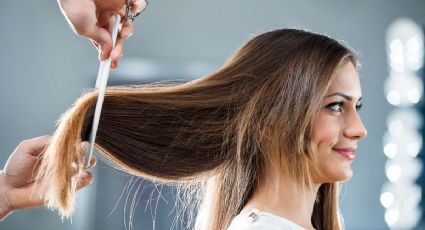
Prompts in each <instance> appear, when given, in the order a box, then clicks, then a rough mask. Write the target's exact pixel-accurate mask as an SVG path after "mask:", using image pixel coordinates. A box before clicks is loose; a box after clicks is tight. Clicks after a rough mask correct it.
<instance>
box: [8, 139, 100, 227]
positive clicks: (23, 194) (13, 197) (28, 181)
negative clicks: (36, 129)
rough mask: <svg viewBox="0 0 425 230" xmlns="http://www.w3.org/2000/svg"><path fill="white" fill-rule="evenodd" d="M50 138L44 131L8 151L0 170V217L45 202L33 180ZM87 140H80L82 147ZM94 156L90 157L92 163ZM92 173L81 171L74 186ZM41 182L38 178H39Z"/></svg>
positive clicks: (83, 183) (86, 181)
mask: <svg viewBox="0 0 425 230" xmlns="http://www.w3.org/2000/svg"><path fill="white" fill-rule="evenodd" d="M50 140H51V136H48V135H45V136H40V137H36V138H33V139H29V140H24V141H22V142H21V143H20V144H19V145H18V146H17V148H16V149H15V151H14V152H13V153H12V154H11V155H10V157H9V160H8V161H7V163H6V165H5V167H4V169H3V171H0V219H2V218H4V217H6V216H7V215H8V214H10V213H11V212H12V211H14V210H18V209H27V208H34V207H39V206H42V205H43V204H44V200H45V190H46V189H45V188H43V187H42V186H41V185H42V183H35V182H34V181H35V175H37V171H38V167H39V165H40V160H41V159H42V158H41V156H42V155H43V153H44V150H45V149H46V147H47V145H48V144H49V142H50ZM86 144H87V143H81V147H83V145H86ZM95 163H96V159H95V158H94V157H93V158H92V159H91V164H90V165H91V167H93V166H94V165H95ZM75 173H77V171H75ZM92 178H93V176H92V174H91V173H90V172H88V171H83V173H81V175H80V176H79V178H78V179H77V189H80V188H84V187H86V186H87V185H89V184H90V183H91V181H92ZM40 182H41V181H40Z"/></svg>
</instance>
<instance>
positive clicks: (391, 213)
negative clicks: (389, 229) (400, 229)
mask: <svg viewBox="0 0 425 230" xmlns="http://www.w3.org/2000/svg"><path fill="white" fill-rule="evenodd" d="M399 217H400V211H399V210H397V209H388V210H386V211H385V222H387V224H388V225H389V226H392V225H394V224H395V223H397V221H398V218H399Z"/></svg>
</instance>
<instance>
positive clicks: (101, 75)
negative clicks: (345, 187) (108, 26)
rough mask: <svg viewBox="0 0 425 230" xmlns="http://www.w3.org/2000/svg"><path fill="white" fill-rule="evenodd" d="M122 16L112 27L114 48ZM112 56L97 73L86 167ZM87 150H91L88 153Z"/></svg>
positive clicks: (100, 66)
mask: <svg viewBox="0 0 425 230" xmlns="http://www.w3.org/2000/svg"><path fill="white" fill-rule="evenodd" d="M120 22H121V18H120V16H119V15H115V16H114V26H113V28H112V33H111V35H112V48H114V47H115V42H116V40H117V35H118V29H119V27H120ZM111 62H112V60H111V57H109V58H108V60H105V61H101V62H100V65H99V72H98V73H97V79H96V88H97V89H99V94H98V98H97V102H96V110H95V111H94V117H93V125H92V129H91V132H90V139H89V148H88V149H85V150H83V152H84V153H85V162H84V167H85V168H88V167H89V166H90V159H91V157H92V156H93V151H94V144H95V140H96V133H97V127H98V126H99V119H100V112H101V111H102V105H103V99H104V98H105V91H106V84H107V83H108V78H109V72H110V70H111ZM87 150H88V151H89V152H88V154H87Z"/></svg>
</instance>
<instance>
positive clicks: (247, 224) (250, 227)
mask: <svg viewBox="0 0 425 230" xmlns="http://www.w3.org/2000/svg"><path fill="white" fill-rule="evenodd" d="M260 229H261V230H264V229H267V230H304V228H302V227H300V226H298V225H297V224H295V223H294V222H292V221H290V220H288V219H285V218H283V217H279V216H275V215H273V214H270V213H267V212H262V211H259V210H258V209H252V210H251V211H249V212H245V213H240V214H239V215H237V216H236V217H235V218H234V219H233V220H232V223H231V224H230V226H229V228H227V230H260Z"/></svg>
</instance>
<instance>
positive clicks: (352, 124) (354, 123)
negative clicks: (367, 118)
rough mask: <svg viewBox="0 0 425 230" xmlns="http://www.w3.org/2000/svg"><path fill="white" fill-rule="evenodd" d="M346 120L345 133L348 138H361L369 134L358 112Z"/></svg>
mask: <svg viewBox="0 0 425 230" xmlns="http://www.w3.org/2000/svg"><path fill="white" fill-rule="evenodd" d="M346 122H347V124H346V128H345V130H344V135H345V136H346V137H347V138H350V139H357V140H360V139H363V138H365V137H366V136H367V130H366V128H365V126H364V125H363V122H362V119H361V118H360V115H359V114H358V113H357V112H354V113H353V115H351V116H350V118H349V119H347V120H346Z"/></svg>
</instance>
